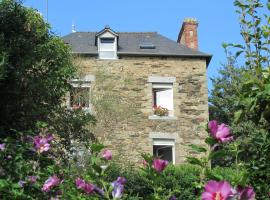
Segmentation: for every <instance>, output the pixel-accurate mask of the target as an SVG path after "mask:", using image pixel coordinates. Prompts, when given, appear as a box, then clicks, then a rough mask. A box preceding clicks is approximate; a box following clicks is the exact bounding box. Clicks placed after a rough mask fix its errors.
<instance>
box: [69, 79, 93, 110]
mask: <svg viewBox="0 0 270 200" xmlns="http://www.w3.org/2000/svg"><path fill="white" fill-rule="evenodd" d="M94 81H95V76H94V75H91V74H88V75H85V76H84V77H82V78H75V79H71V80H70V81H69V82H70V84H71V85H72V87H82V88H89V92H90V88H91V82H94ZM89 104H90V103H89ZM67 107H68V109H72V107H71V105H70V92H68V97H67ZM83 110H84V111H85V112H91V108H90V107H89V108H84V109H83Z"/></svg>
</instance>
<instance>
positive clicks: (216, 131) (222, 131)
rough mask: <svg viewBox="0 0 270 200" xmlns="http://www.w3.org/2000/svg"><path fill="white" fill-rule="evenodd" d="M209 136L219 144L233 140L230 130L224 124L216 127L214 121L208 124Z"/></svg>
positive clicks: (216, 124) (216, 123)
mask: <svg viewBox="0 0 270 200" xmlns="http://www.w3.org/2000/svg"><path fill="white" fill-rule="evenodd" d="M208 128H209V130H210V135H211V136H212V137H213V138H215V139H216V140H218V141H219V142H222V143H223V142H228V141H231V140H233V136H232V135H231V133H230V128H229V127H228V126H227V125H226V124H220V125H218V122H217V121H216V120H212V121H210V122H209V123H208Z"/></svg>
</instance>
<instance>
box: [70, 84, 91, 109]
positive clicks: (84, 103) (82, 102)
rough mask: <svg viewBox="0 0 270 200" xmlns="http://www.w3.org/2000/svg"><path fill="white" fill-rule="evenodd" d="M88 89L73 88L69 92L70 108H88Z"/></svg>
mask: <svg viewBox="0 0 270 200" xmlns="http://www.w3.org/2000/svg"><path fill="white" fill-rule="evenodd" d="M89 95H90V94H89V88H77V87H73V88H72V89H71V91H70V106H71V107H74V106H81V107H84V108H88V107H89V101H90V96H89Z"/></svg>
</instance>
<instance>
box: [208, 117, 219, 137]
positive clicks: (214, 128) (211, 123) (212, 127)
mask: <svg viewBox="0 0 270 200" xmlns="http://www.w3.org/2000/svg"><path fill="white" fill-rule="evenodd" d="M208 129H209V130H210V134H211V135H212V136H214V134H215V133H216V132H217V129H218V122H217V120H212V121H209V122H208Z"/></svg>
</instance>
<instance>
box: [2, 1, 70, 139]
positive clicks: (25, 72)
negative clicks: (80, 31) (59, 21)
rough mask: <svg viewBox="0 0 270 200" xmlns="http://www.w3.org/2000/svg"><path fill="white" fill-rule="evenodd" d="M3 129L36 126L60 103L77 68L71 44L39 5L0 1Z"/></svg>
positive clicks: (20, 128)
mask: <svg viewBox="0 0 270 200" xmlns="http://www.w3.org/2000/svg"><path fill="white" fill-rule="evenodd" d="M0 27H1V31H0V61H1V62H0V72H1V74H0V77H1V79H0V96H1V99H0V110H1V112H0V132H1V134H4V133H6V132H9V131H10V129H12V128H15V127H16V129H17V130H27V129H32V128H34V126H35V122H36V121H37V120H41V121H43V120H47V118H48V116H49V114H51V113H52V112H54V111H55V110H56V109H58V108H59V107H61V104H62V101H63V96H64V95H65V93H66V91H67V90H68V88H69V84H68V80H69V79H70V78H71V77H72V76H73V74H74V72H75V68H74V66H73V64H72V59H71V55H70V51H69V48H68V47H67V46H66V45H65V44H64V43H63V42H62V40H61V39H60V38H58V37H57V36H55V35H54V34H53V33H52V32H50V29H49V25H48V24H46V23H45V22H44V21H43V18H42V16H41V15H40V14H39V13H38V12H37V11H35V10H33V9H29V8H25V7H22V5H21V4H20V3H18V2H16V1H12V0H3V1H2V2H1V4H0Z"/></svg>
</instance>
